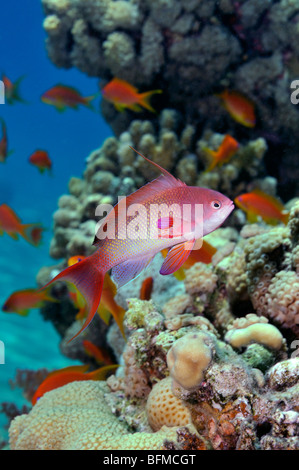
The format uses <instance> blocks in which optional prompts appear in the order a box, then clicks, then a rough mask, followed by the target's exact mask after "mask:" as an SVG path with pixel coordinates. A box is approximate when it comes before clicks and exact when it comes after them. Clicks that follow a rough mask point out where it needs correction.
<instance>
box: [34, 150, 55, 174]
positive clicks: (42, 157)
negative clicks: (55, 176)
mask: <svg viewBox="0 0 299 470" xmlns="http://www.w3.org/2000/svg"><path fill="white" fill-rule="evenodd" d="M29 163H32V165H34V166H36V167H37V168H38V169H39V171H40V173H44V171H45V170H49V171H50V170H51V169H52V162H51V159H50V157H49V154H48V152H46V151H45V150H36V151H35V152H34V153H33V154H32V155H30V157H29Z"/></svg>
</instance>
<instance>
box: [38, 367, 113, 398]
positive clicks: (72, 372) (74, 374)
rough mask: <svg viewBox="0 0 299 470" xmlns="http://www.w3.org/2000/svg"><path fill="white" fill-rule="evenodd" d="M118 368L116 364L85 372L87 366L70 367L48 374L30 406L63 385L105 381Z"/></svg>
mask: <svg viewBox="0 0 299 470" xmlns="http://www.w3.org/2000/svg"><path fill="white" fill-rule="evenodd" d="M118 367H119V366H118V365H117V364H113V365H109V366H104V367H100V368H99V369H96V370H94V371H92V372H87V373H86V371H87V369H88V368H89V366H88V365H85V366H70V367H65V368H64V369H60V370H56V371H54V372H50V374H49V375H48V377H47V378H46V379H45V380H44V381H43V382H42V383H41V384H40V386H39V387H38V389H37V390H36V392H35V394H34V395H33V398H32V405H35V404H36V402H37V401H38V400H39V399H40V398H41V397H42V396H43V395H44V394H45V393H46V392H50V391H51V390H54V389H56V388H59V387H63V385H66V384H69V383H71V382H75V381H82V380H105V379H106V378H107V376H108V375H109V373H111V372H114V371H115V370H116V369H117V368H118Z"/></svg>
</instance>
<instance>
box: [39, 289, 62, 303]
mask: <svg viewBox="0 0 299 470" xmlns="http://www.w3.org/2000/svg"><path fill="white" fill-rule="evenodd" d="M50 291H51V287H50V286H48V287H47V288H46V289H45V291H44V295H43V299H42V300H43V301H46V302H56V303H57V302H59V300H58V299H55V297H53V296H52V295H51V292H50Z"/></svg>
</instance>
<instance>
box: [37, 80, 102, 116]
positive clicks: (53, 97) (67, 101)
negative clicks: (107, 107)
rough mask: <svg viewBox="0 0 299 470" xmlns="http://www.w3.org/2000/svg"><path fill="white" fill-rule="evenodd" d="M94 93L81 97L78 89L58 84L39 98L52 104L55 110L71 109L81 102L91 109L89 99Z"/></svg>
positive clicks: (92, 97) (76, 107)
mask: <svg viewBox="0 0 299 470" xmlns="http://www.w3.org/2000/svg"><path fill="white" fill-rule="evenodd" d="M95 97H96V95H92V96H87V97H85V98H83V96H81V94H80V93H79V91H78V90H76V89H75V88H72V87H69V86H66V85H61V84H58V85H56V86H54V87H53V88H50V89H49V90H48V91H46V92H45V93H44V94H43V95H42V96H41V100H42V102H43V103H46V104H50V105H52V106H54V107H55V108H56V109H57V111H59V112H63V111H65V110H66V108H67V107H69V108H72V109H78V106H79V105H80V104H82V105H83V106H87V108H90V109H92V110H93V106H92V104H91V101H92V100H93V99H94V98H95Z"/></svg>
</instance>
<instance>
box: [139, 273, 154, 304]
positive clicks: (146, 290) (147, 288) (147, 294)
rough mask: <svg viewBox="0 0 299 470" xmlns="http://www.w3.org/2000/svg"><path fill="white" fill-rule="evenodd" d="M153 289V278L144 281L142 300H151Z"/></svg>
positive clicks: (140, 296) (141, 291)
mask: <svg viewBox="0 0 299 470" xmlns="http://www.w3.org/2000/svg"><path fill="white" fill-rule="evenodd" d="M153 287H154V280H153V278H152V277H147V278H146V279H144V281H143V283H142V285H141V289H140V294H139V298H140V300H150V298H151V295H152V291H153Z"/></svg>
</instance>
